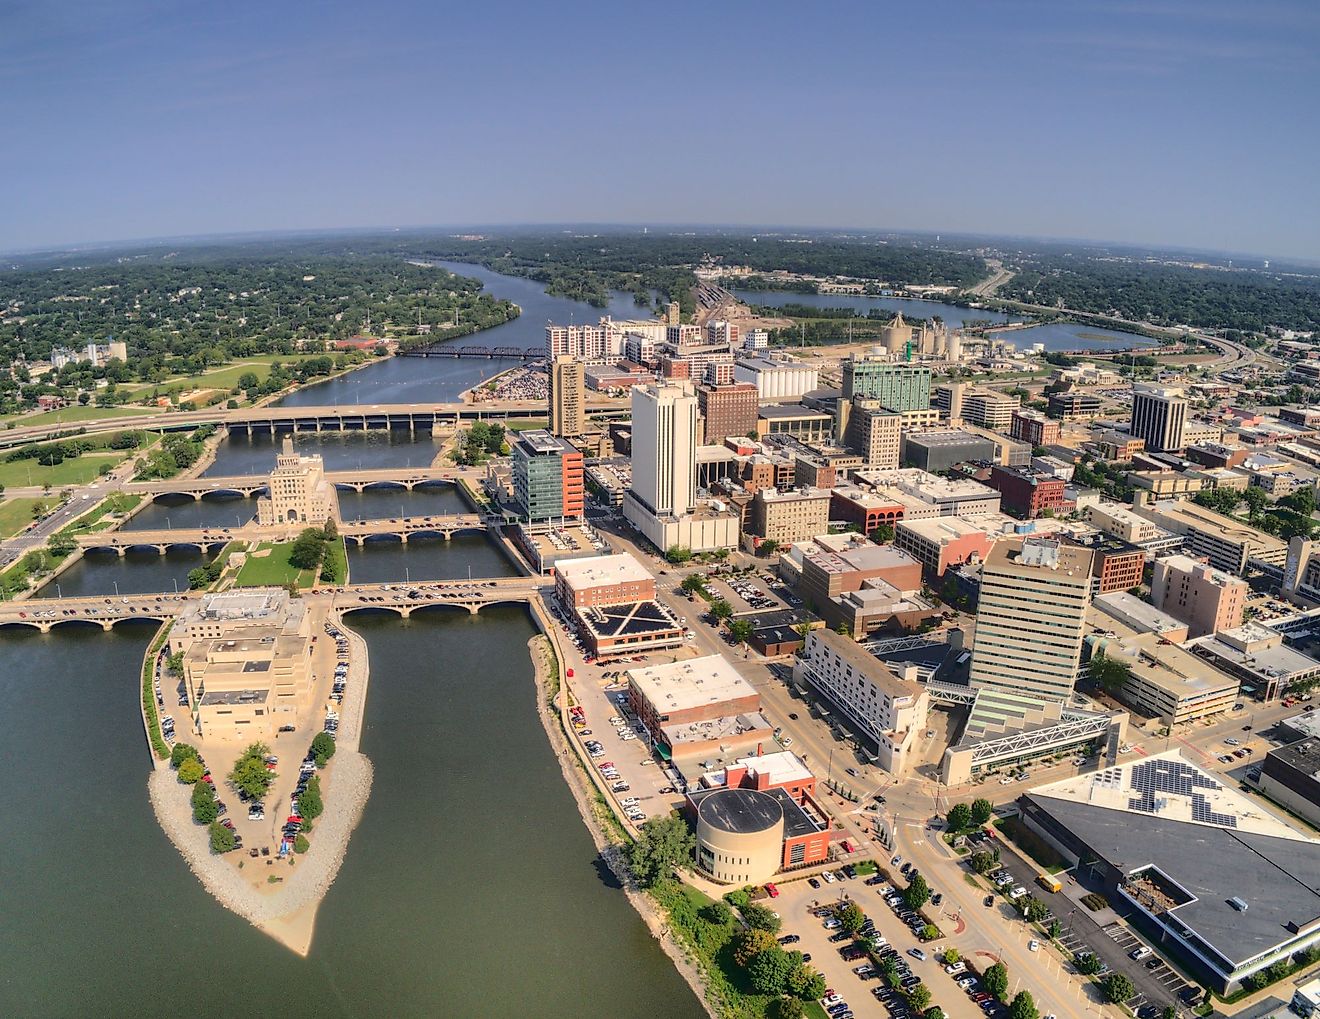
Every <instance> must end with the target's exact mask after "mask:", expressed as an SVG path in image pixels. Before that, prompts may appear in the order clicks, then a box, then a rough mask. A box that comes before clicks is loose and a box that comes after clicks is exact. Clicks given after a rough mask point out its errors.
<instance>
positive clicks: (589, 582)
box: [555, 552, 652, 590]
mask: <svg viewBox="0 0 1320 1019" xmlns="http://www.w3.org/2000/svg"><path fill="white" fill-rule="evenodd" d="M555 569H556V570H557V571H558V572H559V575H560V576H561V577H563V578H564V582H565V583H566V584H568V586H569V587H572V588H573V589H574V590H582V589H584V588H591V587H604V586H605V585H607V584H639V583H644V582H646V581H648V580H651V579H652V577H651V572H650V571H649V570H648V569H647V568H646V567H645V566H643V565H642V564H641V563H640V562H638V561H637V560H636V559H634V558H633V557H632V556H630V555H628V554H627V553H626V552H620V553H617V554H616V555H601V556H590V557H588V558H585V559H570V560H568V561H566V562H563V563H556V565H555Z"/></svg>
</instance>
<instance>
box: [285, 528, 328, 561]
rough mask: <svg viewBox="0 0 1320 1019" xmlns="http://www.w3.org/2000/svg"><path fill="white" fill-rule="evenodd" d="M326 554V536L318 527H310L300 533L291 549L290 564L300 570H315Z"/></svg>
mask: <svg viewBox="0 0 1320 1019" xmlns="http://www.w3.org/2000/svg"><path fill="white" fill-rule="evenodd" d="M324 555H325V536H324V535H323V534H322V533H321V532H320V531H319V530H317V529H316V528H313V527H308V528H307V529H306V530H304V531H303V532H302V534H300V535H298V539H297V540H296V541H295V542H294V543H293V548H291V549H290V550H289V565H290V566H296V567H297V568H298V569H300V570H314V569H316V568H317V567H318V566H320V565H321V559H322V557H323V556H324Z"/></svg>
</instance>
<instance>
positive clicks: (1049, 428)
mask: <svg viewBox="0 0 1320 1019" xmlns="http://www.w3.org/2000/svg"><path fill="white" fill-rule="evenodd" d="M1009 427H1010V430H1009V434H1010V435H1011V436H1013V438H1015V439H1017V440H1019V441H1020V442H1025V443H1028V444H1029V445H1030V446H1031V447H1032V448H1033V449H1035V448H1037V447H1039V446H1052V445H1053V444H1054V443H1056V442H1058V441H1059V433H1060V431H1062V429H1061V428H1060V426H1059V422H1058V421H1056V420H1054V419H1053V418H1050V417H1046V416H1045V415H1044V414H1042V413H1041V412H1040V411H1038V410H1015V411H1013V418H1012V421H1011V422H1010V426H1009Z"/></svg>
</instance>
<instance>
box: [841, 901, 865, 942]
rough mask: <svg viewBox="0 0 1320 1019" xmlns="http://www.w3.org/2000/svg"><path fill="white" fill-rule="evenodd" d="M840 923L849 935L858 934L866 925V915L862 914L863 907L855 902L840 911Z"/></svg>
mask: <svg viewBox="0 0 1320 1019" xmlns="http://www.w3.org/2000/svg"><path fill="white" fill-rule="evenodd" d="M837 915H838V917H839V923H840V924H842V925H843V929H844V930H846V931H847V932H848V933H849V934H856V933H857V932H858V931H859V930H861V929H862V924H864V923H866V914H865V913H863V912H862V907H861V906H859V905H857V903H855V902H850V903H848V904H847V905H846V906H843V907H841V908H840V909H839V912H838V914H837Z"/></svg>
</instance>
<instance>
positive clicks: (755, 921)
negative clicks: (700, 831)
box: [684, 825, 781, 934]
mask: <svg viewBox="0 0 1320 1019" xmlns="http://www.w3.org/2000/svg"><path fill="white" fill-rule="evenodd" d="M684 827H686V825H685V826H684ZM742 917H743V920H744V921H745V922H746V924H747V926H748V927H751V928H753V929H754V930H758V931H769V932H770V933H771V934H778V933H779V928H780V926H781V921H780V919H779V917H777V916H775V914H774V910H772V909H770V908H769V907H767V906H762V905H761V904H760V903H759V902H749V903H748V904H747V905H745V906H743V908H742Z"/></svg>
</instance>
